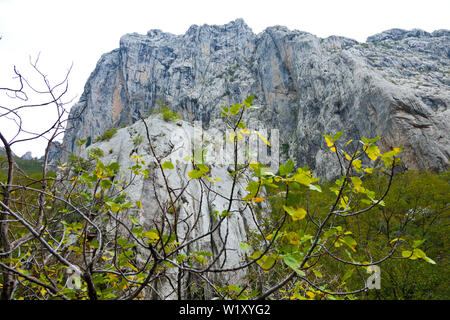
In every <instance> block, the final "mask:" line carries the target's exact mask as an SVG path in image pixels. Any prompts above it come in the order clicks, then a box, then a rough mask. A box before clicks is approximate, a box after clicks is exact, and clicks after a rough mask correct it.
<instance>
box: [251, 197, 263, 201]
mask: <svg viewBox="0 0 450 320" xmlns="http://www.w3.org/2000/svg"><path fill="white" fill-rule="evenodd" d="M264 200H266V198H258V197H253V198H252V202H262V201H264Z"/></svg>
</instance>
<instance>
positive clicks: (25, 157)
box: [20, 151, 33, 160]
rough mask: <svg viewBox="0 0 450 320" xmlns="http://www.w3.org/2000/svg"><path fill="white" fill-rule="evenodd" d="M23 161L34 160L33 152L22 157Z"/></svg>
mask: <svg viewBox="0 0 450 320" xmlns="http://www.w3.org/2000/svg"><path fill="white" fill-rule="evenodd" d="M20 159H22V160H33V155H32V154H31V151H27V152H26V153H25V154H24V155H23V156H21V157H20Z"/></svg>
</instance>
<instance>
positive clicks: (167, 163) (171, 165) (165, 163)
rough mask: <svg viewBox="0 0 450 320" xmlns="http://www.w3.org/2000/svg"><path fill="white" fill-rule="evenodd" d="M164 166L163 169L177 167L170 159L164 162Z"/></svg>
mask: <svg viewBox="0 0 450 320" xmlns="http://www.w3.org/2000/svg"><path fill="white" fill-rule="evenodd" d="M162 168H163V169H169V170H172V169H175V167H174V166H173V164H172V162H170V161H166V162H164V163H163V164H162Z"/></svg>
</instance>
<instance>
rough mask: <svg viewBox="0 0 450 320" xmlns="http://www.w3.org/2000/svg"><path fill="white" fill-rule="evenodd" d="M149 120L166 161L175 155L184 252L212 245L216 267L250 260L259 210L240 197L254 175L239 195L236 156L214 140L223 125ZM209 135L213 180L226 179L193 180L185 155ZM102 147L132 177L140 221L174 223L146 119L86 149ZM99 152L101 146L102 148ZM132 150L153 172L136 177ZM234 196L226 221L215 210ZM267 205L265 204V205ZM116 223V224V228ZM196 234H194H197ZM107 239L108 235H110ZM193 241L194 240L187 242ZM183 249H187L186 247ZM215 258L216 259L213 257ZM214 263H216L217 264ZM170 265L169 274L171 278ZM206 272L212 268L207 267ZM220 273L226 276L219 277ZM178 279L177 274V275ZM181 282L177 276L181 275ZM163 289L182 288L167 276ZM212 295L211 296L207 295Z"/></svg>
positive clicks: (232, 280)
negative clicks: (247, 245) (245, 246)
mask: <svg viewBox="0 0 450 320" xmlns="http://www.w3.org/2000/svg"><path fill="white" fill-rule="evenodd" d="M145 121H146V123H147V125H148V127H149V137H150V139H151V141H152V145H153V146H154V149H155V154H156V156H157V157H158V158H160V159H162V158H164V161H171V162H172V163H173V164H174V168H173V169H165V170H164V172H165V176H166V178H167V182H168V186H169V188H170V190H172V192H173V194H172V197H173V199H175V203H176V205H175V206H176V210H177V219H178V221H179V223H178V224H177V228H178V238H177V239H178V241H179V245H180V246H182V247H183V250H182V253H184V254H185V255H186V256H187V255H189V254H190V253H192V252H195V251H206V252H209V253H211V254H212V258H211V260H213V259H215V258H217V261H216V262H215V264H214V268H216V269H219V268H221V269H227V268H236V267H238V266H240V265H243V263H244V259H243V258H244V255H245V252H244V251H243V250H242V249H241V247H240V245H241V244H242V243H244V242H247V241H248V238H247V235H248V232H249V231H252V230H256V225H255V221H257V219H258V217H256V215H255V213H254V212H252V211H251V210H250V209H249V207H248V206H247V205H246V203H245V202H243V201H240V199H242V198H243V197H244V196H245V195H246V194H247V191H245V188H246V186H247V183H248V181H249V180H248V179H249V178H246V177H245V175H244V176H240V177H239V179H238V180H237V184H236V186H235V188H234V192H233V196H231V190H232V185H233V181H232V180H233V178H232V177H231V175H230V174H229V173H228V165H227V164H228V162H229V161H230V163H231V162H232V153H229V154H228V155H225V154H224V153H222V154H223V155H224V159H223V160H224V161H222V163H220V164H218V163H217V161H213V160H215V159H217V153H216V152H215V151H217V146H216V144H215V143H214V141H215V137H217V136H219V133H218V132H217V131H214V130H211V131H207V132H206V131H203V130H202V129H201V127H193V126H192V125H191V124H189V123H187V122H185V121H178V122H177V123H173V122H166V121H163V120H162V118H161V116H160V115H156V116H151V117H149V118H147V119H146V120H145ZM202 141H203V149H204V151H205V155H206V157H205V163H206V164H207V165H208V167H209V168H210V172H209V174H210V177H211V180H213V179H214V178H216V177H220V180H217V181H214V182H208V181H207V180H204V181H203V183H201V182H200V181H199V180H191V179H190V178H189V177H188V174H187V173H188V172H189V171H191V170H193V165H192V163H191V161H190V160H184V159H185V157H186V156H189V155H192V148H193V147H194V146H196V145H200V143H201V142H202ZM93 148H95V149H101V150H102V152H101V153H102V154H103V156H102V157H101V160H102V162H103V163H105V164H108V163H111V162H117V163H118V164H119V166H120V168H121V171H120V172H121V173H120V174H118V175H117V176H116V177H115V178H114V179H115V180H116V181H121V180H123V179H124V180H126V181H127V183H126V185H127V187H126V189H124V192H125V194H126V195H127V197H128V199H129V201H130V202H132V203H134V202H135V201H140V202H141V203H142V209H140V210H139V209H138V210H135V211H134V212H133V213H132V215H134V217H136V218H138V224H139V225H140V226H141V227H143V228H144V229H145V230H152V229H154V228H157V229H158V230H161V225H162V223H163V220H164V223H165V224H166V229H168V227H167V221H165V219H167V220H170V223H174V215H173V214H172V215H171V214H167V213H166V212H163V210H162V208H163V207H164V206H165V205H166V204H167V203H169V195H168V192H167V189H166V187H165V183H164V178H163V177H162V174H161V172H160V169H159V167H158V165H157V162H156V161H157V160H156V158H155V157H154V156H153V152H152V151H151V149H150V146H149V143H148V140H147V133H146V130H145V126H144V124H143V122H142V121H139V122H136V123H135V124H133V125H131V126H129V127H126V128H122V129H119V130H117V132H116V134H115V135H114V136H113V137H112V138H111V139H110V140H109V141H103V142H97V143H94V144H92V145H91V146H89V147H88V148H86V149H84V148H83V150H82V152H81V155H82V156H86V155H87V153H88V152H89V150H92V149H93ZM97 154H99V152H98V151H97ZM130 155H135V156H140V157H141V160H143V161H145V167H146V168H149V174H148V177H144V176H143V175H136V176H133V177H130V170H128V168H130V167H132V166H135V165H136V160H135V159H134V158H133V157H130ZM230 198H233V199H234V201H233V202H232V206H231V209H230V213H231V214H230V216H229V217H227V218H226V220H225V221H224V222H223V223H221V224H220V226H219V227H217V225H218V221H219V218H218V217H217V216H214V215H213V214H212V213H213V212H215V211H216V212H219V213H220V212H222V211H224V210H225V211H226V210H228V205H229V201H228V200H227V199H230ZM261 208H262V207H261ZM121 216H122V217H123V218H122V219H123V222H124V223H125V224H126V225H128V226H129V227H130V228H131V227H132V226H133V225H132V224H131V220H130V219H129V216H128V215H127V214H122V215H121ZM115 226H116V224H115V223H112V226H111V228H112V229H114V227H115ZM114 235H115V232H106V233H105V237H106V236H114ZM202 235H206V236H204V237H203V238H201V239H199V240H195V239H197V238H199V237H200V236H202ZM193 239H194V240H193ZM104 241H105V242H106V240H104ZM187 243H189V245H186V244H187ZM137 249H138V250H140V251H138V256H137V261H138V262H141V263H145V261H146V258H145V257H146V256H148V255H149V252H148V250H147V251H146V250H143V249H142V248H141V247H139V246H138V247H137ZM180 253H181V252H180ZM208 263H210V260H208ZM214 268H213V269H214ZM170 270H172V269H169V271H168V273H169V274H168V277H169V278H170V277H171V275H170ZM205 275H206V273H205ZM244 275H245V271H244V270H237V271H235V272H225V273H220V274H219V273H214V272H212V273H211V274H207V276H208V278H210V279H215V281H220V282H221V283H228V284H238V283H240V281H242V279H243V277H244ZM218 277H220V279H216V278H218ZM174 279H176V276H175V275H174ZM186 281H187V279H186V277H185V279H184V280H183V284H184V286H185V288H184V289H183V290H182V292H183V295H184V296H183V297H182V298H183V299H186V298H189V294H190V292H189V288H188V283H187V282H186ZM175 282H176V280H175ZM158 290H159V292H160V294H161V295H163V296H164V297H159V298H164V299H175V298H177V295H176V292H173V290H172V289H171V287H170V285H169V284H168V283H167V282H164V281H163V282H161V284H160V286H159V288H158ZM150 297H151V296H150V294H149V293H148V292H147V293H145V298H150ZM207 298H211V297H207Z"/></svg>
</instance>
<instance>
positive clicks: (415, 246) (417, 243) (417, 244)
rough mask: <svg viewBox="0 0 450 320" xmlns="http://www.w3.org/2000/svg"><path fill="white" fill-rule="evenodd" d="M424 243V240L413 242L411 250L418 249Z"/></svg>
mask: <svg viewBox="0 0 450 320" xmlns="http://www.w3.org/2000/svg"><path fill="white" fill-rule="evenodd" d="M425 241H426V239H423V240H414V243H413V245H412V247H413V248H417V247H419V246H420V245H421V244H422V243H424V242H425Z"/></svg>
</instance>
